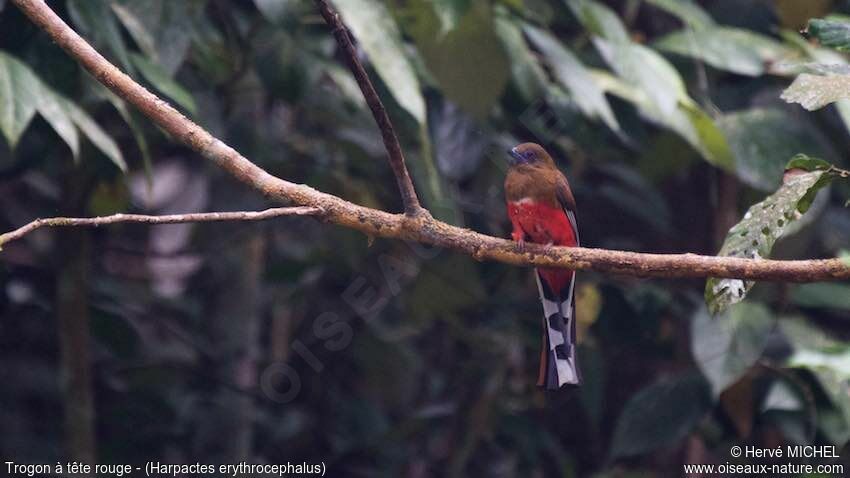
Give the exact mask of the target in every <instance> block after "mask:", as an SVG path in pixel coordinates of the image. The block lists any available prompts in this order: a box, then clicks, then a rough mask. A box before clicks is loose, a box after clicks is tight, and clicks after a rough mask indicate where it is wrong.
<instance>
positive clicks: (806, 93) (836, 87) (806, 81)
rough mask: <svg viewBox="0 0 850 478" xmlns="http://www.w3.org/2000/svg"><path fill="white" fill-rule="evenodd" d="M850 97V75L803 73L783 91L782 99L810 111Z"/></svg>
mask: <svg viewBox="0 0 850 478" xmlns="http://www.w3.org/2000/svg"><path fill="white" fill-rule="evenodd" d="M848 98H850V76H845V75H827V76H821V75H811V74H808V73H803V74H802V75H800V76H798V77H797V79H796V80H794V83H792V84H791V86H789V87H788V89H787V90H785V91H784V92H783V93H782V99H783V100H785V101H787V102H789V103H799V104H800V105H802V106H803V108H806V109H807V110H809V111H814V110H818V109H821V108H823V107H824V106H826V105H829V104H831V103H835V102H836V101H839V100H845V99H848Z"/></svg>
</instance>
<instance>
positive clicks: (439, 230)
mask: <svg viewBox="0 0 850 478" xmlns="http://www.w3.org/2000/svg"><path fill="white" fill-rule="evenodd" d="M10 1H11V3H14V4H15V5H17V6H18V8H20V9H21V11H23V12H24V14H25V15H26V16H27V17H28V18H29V19H30V20H32V21H33V23H35V24H36V25H38V26H39V28H41V29H42V30H44V31H45V32H46V33H47V34H48V35H49V36H50V38H51V39H53V41H55V42H56V44H57V45H59V46H60V47H61V48H63V49H64V50H65V51H66V52H68V54H69V55H71V56H72V57H73V58H74V59H75V60H76V61H77V62H79V63H80V65H82V66H83V67H84V68H85V69H86V70H88V71H89V72H90V73H91V74H92V75H94V77H95V78H97V80H98V81H100V82H101V83H103V84H104V85H105V86H106V87H107V88H109V89H110V90H112V92H113V93H115V94H116V95H118V96H119V97H121V98H123V99H124V100H126V101H127V102H128V103H130V104H132V105H134V106H135V107H136V108H138V109H139V111H141V112H142V113H144V114H145V115H146V116H148V118H150V119H151V121H153V122H154V123H155V124H156V125H157V126H159V127H160V128H162V129H163V130H165V131H166V132H168V133H169V134H170V135H171V136H172V137H174V138H175V139H176V140H177V141H180V142H181V143H183V144H185V145H186V146H188V147H189V148H192V149H193V150H195V151H197V152H198V153H200V154H201V155H202V156H204V157H205V158H207V159H209V160H210V161H212V162H213V163H214V164H216V165H217V166H219V167H220V168H222V169H223V170H225V171H226V172H228V173H230V174H231V175H232V176H233V177H235V178H236V179H238V180H239V181H242V182H243V183H245V184H247V185H249V186H251V187H252V188H254V189H256V190H258V191H260V192H262V193H263V194H264V195H266V196H267V197H269V198H271V199H274V200H276V201H279V202H282V203H292V204H295V205H298V206H313V207H318V208H321V209H322V211H323V212H322V219H323V220H324V221H326V222H329V223H331V224H336V225H339V226H342V227H347V228H349V229H354V230H356V231H360V232H362V233H364V234H366V235H368V236H369V237H383V238H388V239H400V240H406V241H415V242H420V243H422V244H427V245H432V246H437V247H442V248H446V249H452V250H455V251H458V252H461V253H464V254H467V255H470V256H472V257H474V258H475V259H477V260H492V261H499V262H503V263H506V264H513V265H526V266H528V265H533V266H543V267H561V268H566V269H574V270H596V271H600V272H608V273H615V274H621V275H632V276H640V277H663V278H680V277H718V278H737V279H752V280H775V281H785V282H817V281H826V280H846V279H850V267H848V266H847V265H846V264H844V263H843V262H842V261H841V260H840V259H825V260H810V261H772V260H762V259H739V258H733V257H711V256H698V255H695V254H641V253H636V252H624V251H611V250H603V249H588V248H581V247H575V248H569V247H552V248H549V249H546V248H542V247H538V246H536V245H526V247H525V250H523V251H520V250H519V249H517V247H516V244H515V243H513V242H511V241H507V240H504V239H498V238H495V237H491V236H487V235H484V234H479V233H477V232H474V231H470V230H468V229H463V228H460V227H456V226H452V225H450V224H446V223H444V222H441V221H437V220H435V219H433V218H431V217H430V215H428V214H418V215H415V216H412V215H402V214H390V213H388V212H385V211H380V210H377V209H372V208H368V207H363V206H359V205H357V204H354V203H351V202H348V201H346V200H344V199H341V198H339V197H337V196H333V195H330V194H327V193H323V192H321V191H317V190H315V189H313V188H311V187H309V186H306V185H303V184H295V183H292V182H289V181H286V180H283V179H280V178H277V177H275V176H272V175H271V174H269V173H267V172H266V171H264V170H263V169H262V168H260V167H259V166H257V165H256V164H254V163H252V162H251V161H249V160H248V159H247V158H245V157H244V156H242V155H241V154H239V153H238V152H237V151H236V150H234V149H233V148H231V147H230V146H227V145H226V144H224V143H223V142H221V141H220V140H219V139H217V138H215V137H214V136H212V135H211V134H210V133H209V132H207V131H206V130H205V129H203V128H201V127H200V126H198V125H197V124H195V123H194V122H192V121H191V120H189V119H188V118H186V117H185V116H183V115H182V114H181V113H180V112H179V111H177V110H176V109H174V108H173V107H171V106H170V105H169V104H168V103H166V102H165V101H163V100H161V99H160V98H158V97H157V96H156V95H154V94H152V93H150V92H149V91H147V90H146V89H145V88H144V87H142V86H141V85H139V84H138V83H136V82H135V81H133V79H132V78H130V77H129V76H127V75H125V74H124V73H122V72H121V71H120V70H119V69H118V68H116V67H115V66H114V65H112V64H111V63H109V62H108V61H107V60H106V59H105V58H104V57H103V56H102V55H101V54H99V53H98V52H97V51H95V49H94V48H92V47H91V45H89V44H88V43H87V42H86V41H85V40H83V38H82V37H80V36H79V35H77V33H76V32H74V31H73V30H72V29H71V27H69V26H68V25H67V24H66V23H65V22H64V21H62V19H61V18H59V17H58V16H57V15H56V14H55V13H54V12H53V10H51V9H50V7H48V6H47V4H45V3H44V1H43V0H10Z"/></svg>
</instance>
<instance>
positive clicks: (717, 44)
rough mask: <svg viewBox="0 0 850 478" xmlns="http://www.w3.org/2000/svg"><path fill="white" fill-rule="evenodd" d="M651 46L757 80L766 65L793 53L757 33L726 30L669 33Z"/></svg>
mask: <svg viewBox="0 0 850 478" xmlns="http://www.w3.org/2000/svg"><path fill="white" fill-rule="evenodd" d="M654 46H655V47H656V48H658V49H660V50H663V51H668V52H671V53H677V54H679V55H685V56H689V57H692V58H698V59H700V60H702V61H704V62H706V63H707V64H709V65H711V66H713V67H715V68H717V69H720V70H725V71H730V72H732V73H737V74H739V75H747V76H759V75H762V74H763V73H764V72H765V69H766V65H770V64H773V63H776V62H779V61H781V60H782V59H784V58H787V57H789V56H791V55H792V54H793V51H792V50H790V49H788V48H787V47H785V46H783V45H782V44H781V43H779V42H777V41H775V40H773V39H771V38H768V37H766V36H763V35H759V34H758V33H754V32H751V31H747V30H741V29H738V28H730V27H709V28H702V29H699V30H683V31H679V32H675V33H671V34H669V35H667V36H665V37H663V38H661V39H660V40H658V41H657V42H655V43H654Z"/></svg>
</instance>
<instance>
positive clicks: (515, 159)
mask: <svg viewBox="0 0 850 478" xmlns="http://www.w3.org/2000/svg"><path fill="white" fill-rule="evenodd" d="M508 154H509V155H510V157H511V159H509V160H508V162H509V163H511V164H518V163H521V162H522V155H521V154H519V151H517V150H516V148H511V149H509V150H508Z"/></svg>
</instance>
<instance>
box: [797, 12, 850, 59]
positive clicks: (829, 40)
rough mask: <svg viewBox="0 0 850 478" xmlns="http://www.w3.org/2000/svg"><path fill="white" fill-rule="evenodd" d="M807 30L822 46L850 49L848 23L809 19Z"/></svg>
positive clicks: (849, 27)
mask: <svg viewBox="0 0 850 478" xmlns="http://www.w3.org/2000/svg"><path fill="white" fill-rule="evenodd" d="M807 32H808V34H809V35H811V36H813V37H815V38H817V39H818V41H819V42H820V44H821V45H823V46H828V47H830V48H835V49H836V50H839V51H850V23H847V22H840V21H835V20H825V19H820V18H815V19H812V20H809V28H808V30H807Z"/></svg>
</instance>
